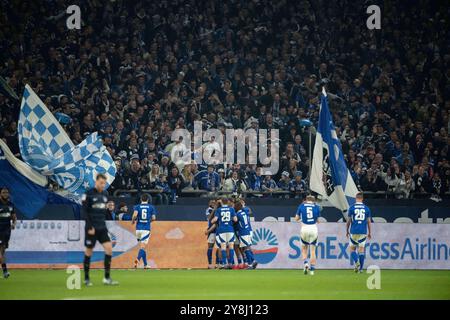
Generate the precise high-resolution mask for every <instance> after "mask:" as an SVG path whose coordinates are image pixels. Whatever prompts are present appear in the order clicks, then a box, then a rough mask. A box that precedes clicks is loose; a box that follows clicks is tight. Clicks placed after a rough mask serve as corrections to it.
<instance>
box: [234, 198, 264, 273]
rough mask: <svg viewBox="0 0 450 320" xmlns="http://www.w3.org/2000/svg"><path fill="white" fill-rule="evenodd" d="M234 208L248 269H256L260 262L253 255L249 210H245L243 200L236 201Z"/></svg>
mask: <svg viewBox="0 0 450 320" xmlns="http://www.w3.org/2000/svg"><path fill="white" fill-rule="evenodd" d="M234 209H235V211H236V216H237V220H238V222H237V226H238V231H239V245H240V248H241V249H242V252H243V253H244V254H245V256H246V257H247V262H248V264H249V266H248V267H247V269H249V270H252V269H256V266H257V265H258V262H257V261H256V260H255V258H254V257H253V251H252V243H253V241H252V236H251V229H252V228H251V225H250V217H249V216H248V214H247V212H245V211H244V210H243V206H242V201H236V203H235V205H234Z"/></svg>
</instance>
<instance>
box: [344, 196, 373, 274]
mask: <svg viewBox="0 0 450 320" xmlns="http://www.w3.org/2000/svg"><path fill="white" fill-rule="evenodd" d="M363 200H364V197H363V194H362V193H361V192H359V193H357V194H356V201H355V203H354V204H353V205H352V206H351V207H350V208H349V209H348V220H347V238H350V258H351V260H352V261H353V263H354V264H355V267H354V270H355V272H362V270H363V267H364V259H365V248H366V240H367V239H369V240H370V239H371V237H372V227H371V217H372V214H371V212H370V209H369V208H368V207H367V206H366V205H365V204H364V203H363Z"/></svg>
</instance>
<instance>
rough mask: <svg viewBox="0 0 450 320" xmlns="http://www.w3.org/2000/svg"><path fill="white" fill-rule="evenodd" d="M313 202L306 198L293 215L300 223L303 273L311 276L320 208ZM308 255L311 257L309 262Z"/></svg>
mask: <svg viewBox="0 0 450 320" xmlns="http://www.w3.org/2000/svg"><path fill="white" fill-rule="evenodd" d="M315 201H316V199H315V197H314V196H312V195H308V196H306V201H305V202H303V203H302V204H301V205H300V206H299V207H298V209H297V213H296V215H295V220H296V221H299V220H300V221H301V222H302V228H301V231H300V239H301V241H302V259H303V273H304V274H308V270H309V273H310V274H311V275H314V270H315V269H316V245H317V238H318V236H319V233H318V230H317V223H319V221H318V220H317V219H318V218H319V216H320V207H319V206H318V205H317V204H316V203H315ZM308 251H309V252H308ZM308 254H310V257H311V260H310V261H309V262H308Z"/></svg>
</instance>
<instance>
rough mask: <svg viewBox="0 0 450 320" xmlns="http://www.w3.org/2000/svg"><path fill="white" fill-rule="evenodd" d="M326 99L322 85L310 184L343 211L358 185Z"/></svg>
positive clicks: (312, 188)
mask: <svg viewBox="0 0 450 320" xmlns="http://www.w3.org/2000/svg"><path fill="white" fill-rule="evenodd" d="M327 100H328V98H327V94H326V92H325V89H322V97H321V103H320V114H319V124H318V127H317V133H316V143H315V146H314V153H313V161H312V170H311V179H310V183H309V184H310V188H311V190H313V191H315V192H317V193H318V194H320V195H322V197H324V198H325V199H328V201H329V202H330V203H331V204H332V205H333V206H334V207H336V208H338V209H340V210H341V211H344V212H345V211H347V210H348V208H349V207H350V205H352V204H353V203H354V202H355V196H356V194H357V193H358V188H357V187H356V185H355V182H354V181H353V178H352V176H351V174H350V171H349V170H348V168H347V165H346V164H345V160H344V155H343V153H342V147H341V142H340V141H339V138H338V136H337V134H336V130H335V128H334V125H333V119H332V118H331V114H330V110H329V108H328V101H327Z"/></svg>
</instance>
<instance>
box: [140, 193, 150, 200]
mask: <svg viewBox="0 0 450 320" xmlns="http://www.w3.org/2000/svg"><path fill="white" fill-rule="evenodd" d="M148 199H149V196H148V194H146V193H144V194H143V195H141V201H142V202H148Z"/></svg>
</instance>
